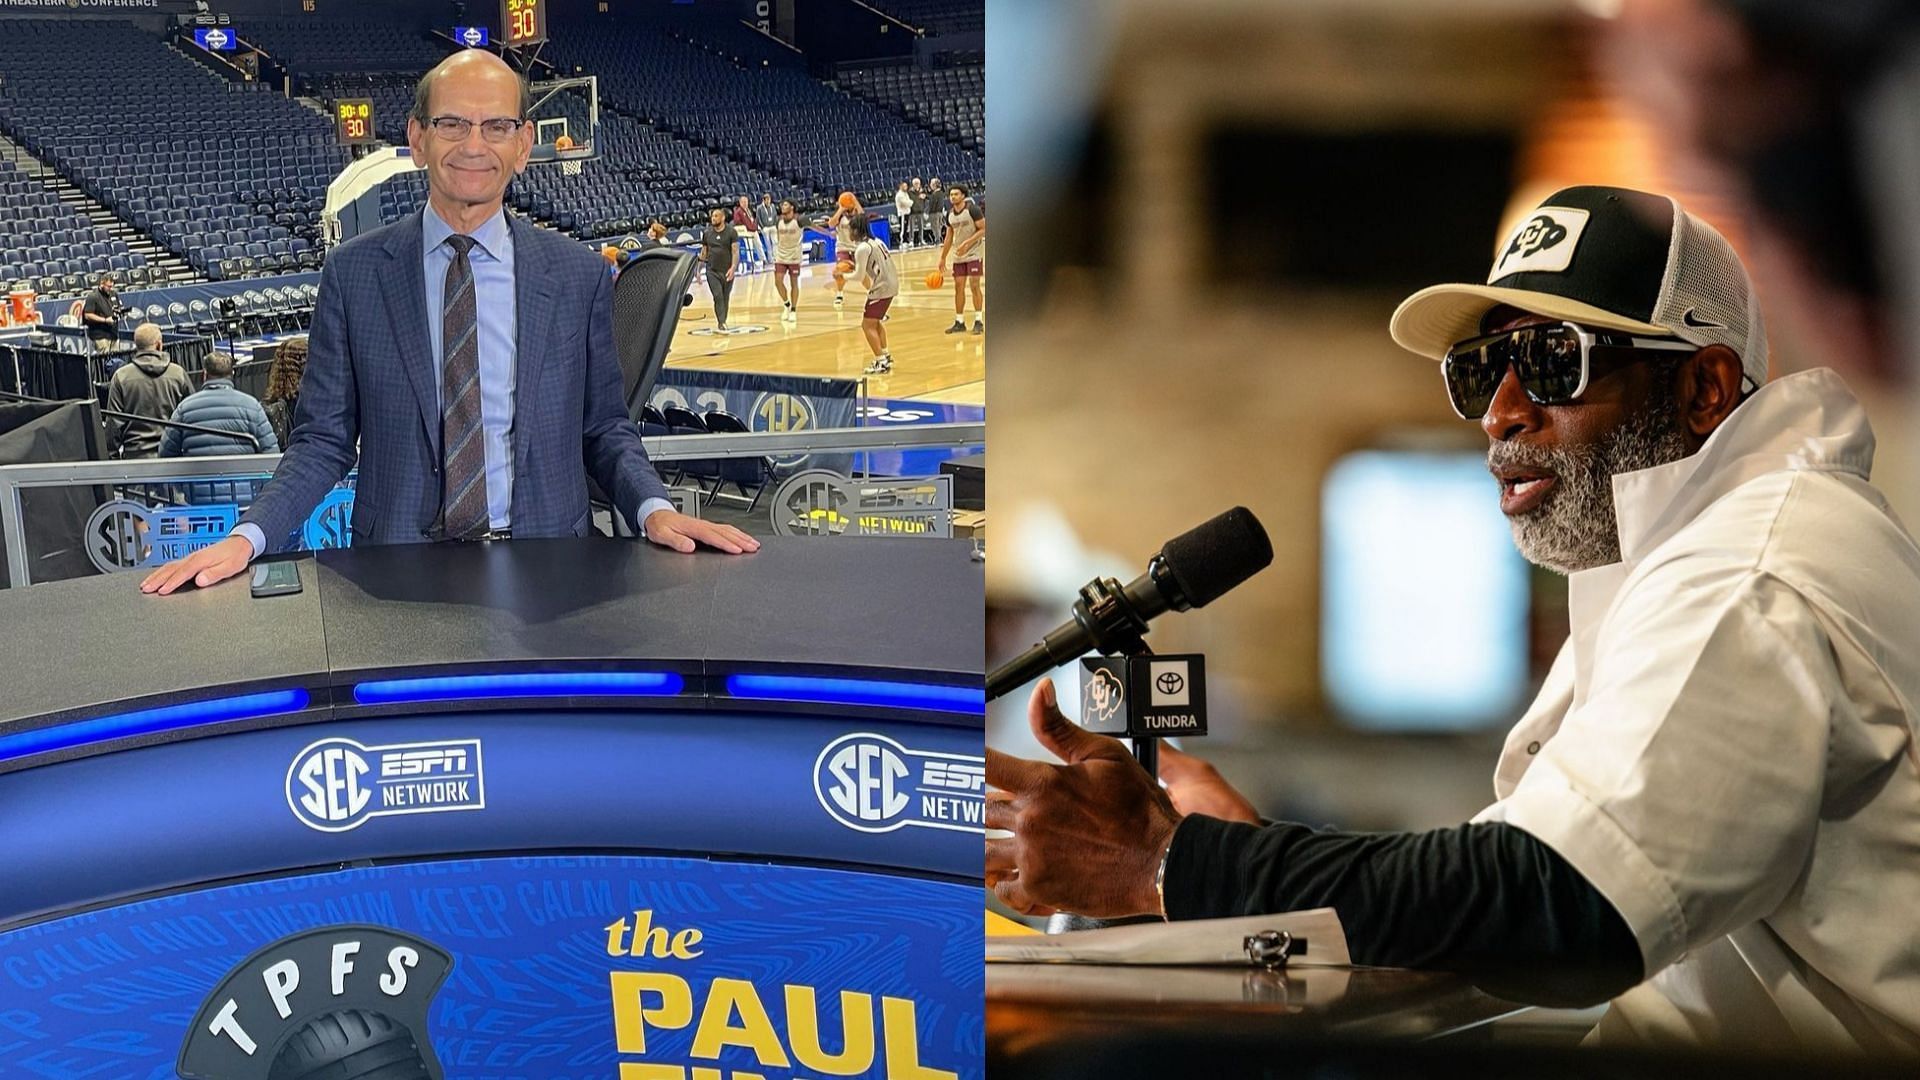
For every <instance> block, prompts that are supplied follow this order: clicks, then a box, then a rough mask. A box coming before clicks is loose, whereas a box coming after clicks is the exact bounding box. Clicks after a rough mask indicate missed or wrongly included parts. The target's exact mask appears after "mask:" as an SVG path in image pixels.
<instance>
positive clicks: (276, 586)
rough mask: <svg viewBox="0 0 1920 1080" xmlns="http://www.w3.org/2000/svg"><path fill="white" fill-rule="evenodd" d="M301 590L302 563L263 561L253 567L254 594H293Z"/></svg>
mask: <svg viewBox="0 0 1920 1080" xmlns="http://www.w3.org/2000/svg"><path fill="white" fill-rule="evenodd" d="M299 591H300V564H299V563H297V562H272V563H261V564H260V565H259V566H256V567H254V568H253V595H254V596H256V597H260V596H291V595H293V594H294V593H297V592H299Z"/></svg>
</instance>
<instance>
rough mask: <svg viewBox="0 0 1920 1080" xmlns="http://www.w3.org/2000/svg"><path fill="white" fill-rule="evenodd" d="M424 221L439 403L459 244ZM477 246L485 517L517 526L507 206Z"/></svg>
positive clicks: (242, 532)
mask: <svg viewBox="0 0 1920 1080" xmlns="http://www.w3.org/2000/svg"><path fill="white" fill-rule="evenodd" d="M423 218H424V220H423V221H422V222H421V229H420V232H421V248H422V251H421V254H420V261H421V268H422V270H423V271H424V272H425V274H426V281H427V311H428V313H429V314H428V317H427V336H428V339H429V340H430V342H431V344H432V347H433V388H434V399H435V402H436V405H435V408H436V409H439V408H442V407H443V406H442V405H440V404H438V402H439V397H440V394H441V393H442V382H443V379H442V373H443V372H445V370H446V362H447V361H446V356H445V355H444V353H443V350H444V348H445V345H444V342H443V341H442V339H443V338H444V337H445V336H446V325H445V323H446V320H445V317H444V309H445V299H446V286H447V270H448V269H449V268H451V267H452V266H453V248H451V247H449V246H448V245H447V242H446V241H447V237H449V236H452V235H453V226H451V225H448V224H447V223H446V221H445V219H443V218H441V216H440V214H439V212H438V211H436V210H434V209H433V208H432V207H431V206H429V207H427V209H426V210H425V211H423ZM469 235H471V236H472V237H473V239H474V241H475V242H474V245H473V247H472V248H471V249H469V250H468V252H467V266H468V268H469V269H470V270H471V271H472V273H473V301H474V313H475V316H476V318H477V319H478V321H479V324H480V325H479V326H478V327H477V337H478V339H479V343H480V441H481V445H482V446H483V447H484V448H485V450H486V459H487V468H486V480H487V521H488V526H489V527H490V528H494V529H506V528H511V527H512V525H513V393H514V355H515V353H514V327H515V326H516V322H515V318H514V317H515V314H516V311H515V300H514V289H513V229H512V228H511V227H509V226H508V225H507V211H506V208H505V207H504V206H503V207H501V208H500V209H499V210H497V211H495V212H494V215H493V216H492V217H490V218H488V219H487V220H486V221H484V222H482V223H481V225H480V227H479V228H477V229H475V230H473V232H472V233H470V234H469ZM672 508H673V504H672V503H671V502H668V501H667V500H665V499H648V500H646V501H645V502H643V503H641V504H640V509H639V513H638V519H639V521H640V522H641V526H642V529H641V534H642V535H645V523H646V520H647V518H648V517H650V516H651V515H652V514H653V512H654V511H656V510H670V509H672ZM234 535H236V536H244V537H246V538H247V541H248V543H251V544H252V545H253V554H254V557H255V558H258V557H259V555H260V553H261V552H262V551H265V550H266V547H267V545H266V535H265V534H264V533H262V532H261V531H260V528H259V526H257V525H254V524H253V523H252V522H248V523H246V524H244V525H241V526H239V527H238V528H236V529H235V530H234Z"/></svg>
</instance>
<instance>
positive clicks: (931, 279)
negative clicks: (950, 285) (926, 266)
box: [927, 270, 947, 289]
mask: <svg viewBox="0 0 1920 1080" xmlns="http://www.w3.org/2000/svg"><path fill="white" fill-rule="evenodd" d="M946 283H947V276H946V275H945V274H942V273H941V272H940V271H938V270H929V271H927V288H929V289H937V288H939V287H940V286H942V285H945V284H946Z"/></svg>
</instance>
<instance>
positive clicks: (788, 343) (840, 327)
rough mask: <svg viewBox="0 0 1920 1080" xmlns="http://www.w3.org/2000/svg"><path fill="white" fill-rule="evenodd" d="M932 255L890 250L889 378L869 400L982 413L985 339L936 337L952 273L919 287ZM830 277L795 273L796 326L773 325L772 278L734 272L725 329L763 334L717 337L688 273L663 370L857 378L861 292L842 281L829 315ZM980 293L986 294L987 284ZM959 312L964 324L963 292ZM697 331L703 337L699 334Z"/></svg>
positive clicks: (813, 271) (824, 267) (946, 320)
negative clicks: (842, 298) (893, 282)
mask: <svg viewBox="0 0 1920 1080" xmlns="http://www.w3.org/2000/svg"><path fill="white" fill-rule="evenodd" d="M939 252H940V249H939V248H937V247H935V248H919V249H914V250H909V251H903V252H896V253H895V254H894V260H895V264H896V265H897V266H898V267H899V268H900V295H899V297H898V298H897V299H895V300H894V302H893V307H892V309H891V311H890V312H889V314H890V315H891V316H892V318H891V319H889V320H888V322H887V324H886V326H887V345H888V347H889V348H890V349H891V350H892V352H893V373H892V374H891V375H874V376H870V377H869V379H868V383H867V392H868V394H869V395H871V396H873V397H878V398H903V399H911V400H916V401H936V402H944V403H947V404H953V405H978V406H982V407H984V406H985V405H986V403H987V382H986V370H987V369H986V353H987V350H986V341H987V335H985V334H980V335H975V334H973V333H966V334H947V333H945V332H944V331H945V330H946V329H947V327H949V326H951V325H953V281H952V277H951V274H949V276H948V280H947V282H946V285H945V287H944V288H942V289H940V290H939V291H938V292H935V291H933V290H930V289H928V288H927V286H926V276H927V272H928V271H930V270H932V269H933V268H934V266H935V265H936V264H938V262H939ZM832 275H833V265H832V264H831V263H827V264H815V265H812V266H808V267H807V268H805V269H804V270H802V271H801V272H800V319H799V322H798V323H783V322H781V321H780V294H779V293H778V292H776V291H775V290H774V287H773V274H772V273H771V272H767V273H751V274H743V275H740V276H739V277H738V278H737V279H736V280H735V281H734V285H733V299H732V303H731V305H730V306H729V311H728V314H727V325H728V326H729V327H731V328H735V329H738V328H742V327H750V326H757V327H764V328H765V329H764V330H761V331H757V332H753V333H735V334H731V335H728V336H726V337H720V336H716V335H714V334H713V333H712V330H713V301H712V298H711V297H710V296H709V294H708V292H707V289H706V286H705V284H703V283H702V282H701V281H700V280H699V279H698V278H697V277H696V279H695V283H694V287H693V305H692V306H691V307H688V308H687V309H686V310H685V311H683V312H682V313H681V315H680V328H679V330H678V331H677V332H676V333H675V334H674V340H673V347H672V350H671V351H670V352H668V353H667V366H668V367H670V368H672V367H692V368H709V369H714V370H721V371H764V372H768V373H770V374H781V375H816V376H831V377H834V378H845V379H857V378H859V377H860V376H861V372H862V370H863V369H864V368H865V367H866V366H867V362H868V361H869V360H870V359H872V355H873V354H872V353H871V352H869V351H868V349H867V343H866V339H865V338H864V337H862V336H861V333H860V310H861V308H862V307H863V306H864V305H865V303H866V291H865V290H863V289H861V288H860V287H859V286H858V285H857V284H854V283H851V282H850V283H849V284H848V286H847V292H846V297H847V299H846V305H845V306H844V307H843V308H840V309H838V310H836V309H835V308H834V306H833V277H832ZM987 288H988V289H989V290H990V289H991V288H992V283H991V282H988V284H987ZM967 308H968V315H967V324H968V326H969V328H971V326H972V324H973V314H972V308H973V301H972V299H971V296H969V299H968V301H967ZM703 330H704V331H706V333H704V334H703V333H700V331H703Z"/></svg>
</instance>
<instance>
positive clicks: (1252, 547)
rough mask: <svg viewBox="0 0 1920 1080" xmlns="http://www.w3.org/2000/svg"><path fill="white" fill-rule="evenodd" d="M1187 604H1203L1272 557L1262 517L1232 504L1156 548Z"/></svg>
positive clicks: (1216, 597) (1234, 584)
mask: <svg viewBox="0 0 1920 1080" xmlns="http://www.w3.org/2000/svg"><path fill="white" fill-rule="evenodd" d="M1160 556H1161V558H1163V559H1165V560H1166V566H1167V570H1168V571H1169V572H1170V573H1171V574H1172V575H1173V581H1174V584H1176V585H1178V586H1179V587H1180V591H1181V593H1183V594H1184V595H1185V596H1186V598H1187V603H1188V604H1190V605H1192V606H1194V607H1205V606H1206V605H1207V604H1210V603H1212V602H1213V601H1215V600H1217V599H1219V598H1220V596H1221V595H1222V594H1224V593H1226V592H1227V590H1229V589H1232V588H1233V587H1234V586H1236V585H1238V584H1240V583H1241V582H1243V581H1245V580H1247V579H1248V578H1250V577H1252V576H1253V575H1254V574H1257V573H1259V572H1260V571H1261V570H1264V569H1266V567H1267V565H1268V564H1269V563H1271V562H1273V543H1272V542H1271V541H1269V540H1268V539H1267V530H1266V529H1264V528H1262V527H1261V526H1260V519H1259V518H1256V517H1254V516H1253V511H1251V510H1248V509H1247V508H1246V507H1244V506H1236V507H1234V508H1233V509H1231V510H1229V511H1227V512H1226V513H1224V514H1221V515H1219V516H1218V517H1215V518H1212V519H1210V520H1208V521H1206V522H1203V523H1201V524H1199V525H1197V526H1195V527H1193V528H1191V529H1189V530H1187V531H1186V532H1184V533H1181V534H1180V535H1179V536H1176V537H1174V538H1173V539H1171V540H1169V541H1167V542H1166V545H1165V546H1163V547H1162V548H1161V549H1160Z"/></svg>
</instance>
